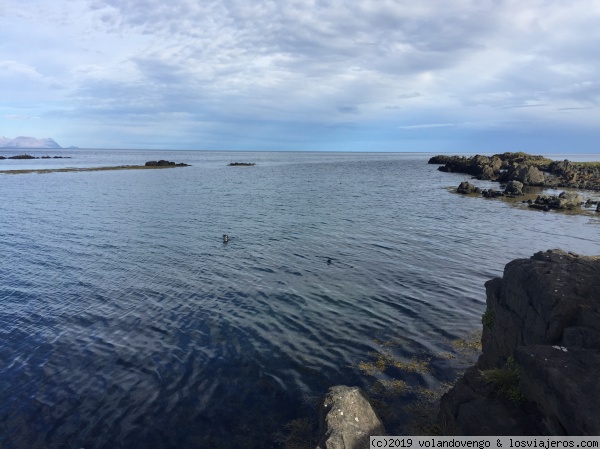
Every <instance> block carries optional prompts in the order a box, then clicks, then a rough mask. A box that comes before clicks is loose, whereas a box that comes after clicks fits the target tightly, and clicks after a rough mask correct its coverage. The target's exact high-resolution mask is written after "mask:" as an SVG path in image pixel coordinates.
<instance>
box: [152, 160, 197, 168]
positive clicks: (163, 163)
mask: <svg viewBox="0 0 600 449" xmlns="http://www.w3.org/2000/svg"><path fill="white" fill-rule="evenodd" d="M145 166H146V167H169V166H172V167H189V164H184V163H183V162H181V163H179V164H176V163H175V162H171V161H165V160H164V159H161V160H160V161H148V162H146V164H145Z"/></svg>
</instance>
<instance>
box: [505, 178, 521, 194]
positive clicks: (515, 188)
mask: <svg viewBox="0 0 600 449" xmlns="http://www.w3.org/2000/svg"><path fill="white" fill-rule="evenodd" d="M504 193H507V194H509V195H523V183H522V182H519V181H508V183H507V184H506V189H504Z"/></svg>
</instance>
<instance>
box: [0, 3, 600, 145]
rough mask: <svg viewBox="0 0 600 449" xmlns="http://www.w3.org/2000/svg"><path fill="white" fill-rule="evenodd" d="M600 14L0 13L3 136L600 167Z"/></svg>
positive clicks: (279, 8) (130, 7)
mask: <svg viewBox="0 0 600 449" xmlns="http://www.w3.org/2000/svg"><path fill="white" fill-rule="evenodd" d="M599 48H600V0H585V1H584V0H570V1H565V0H423V1H415V0H352V1H348V0H169V1H165V0H53V1H48V0H0V136H2V135H3V136H6V137H16V136H18V135H29V136H35V137H40V138H41V137H53V138H54V139H55V140H57V141H58V142H59V143H60V144H61V145H63V146H68V145H78V146H81V147H103V148H173V149H204V150H211V149H216V150H335V151H343V150H349V151H432V152H453V151H462V152H497V151H516V150H523V151H530V152H538V153H539V152H588V153H589V152H597V153H600V57H599V56H598V55H599V53H598V52H599V50H598V49H599Z"/></svg>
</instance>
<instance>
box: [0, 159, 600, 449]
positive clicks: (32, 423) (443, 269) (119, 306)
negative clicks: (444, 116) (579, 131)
mask: <svg viewBox="0 0 600 449" xmlns="http://www.w3.org/2000/svg"><path fill="white" fill-rule="evenodd" d="M21 152H22V150H21V151H19V150H14V151H12V150H1V151H0V154H2V155H4V156H10V155H12V154H18V153H21ZM27 152H28V153H29V154H32V155H34V156H43V155H50V156H55V155H61V156H69V157H70V158H69V159H35V160H2V161H0V170H12V169H38V168H63V167H102V166H116V165H143V164H144V163H145V162H146V161H149V160H159V159H167V160H170V161H174V162H178V163H179V162H184V163H187V164H191V166H189V167H181V168H170V169H161V170H122V171H91V172H60V173H46V174H36V173H31V174H0V448H2V449H13V448H14V449H21V448H85V449H92V448H128V449H136V448H140V449H141V448H165V449H170V448H178V449H181V448H242V449H243V448H300V447H314V440H313V439H311V438H314V433H311V432H314V431H315V429H316V427H317V422H318V410H317V403H318V400H319V397H321V396H322V395H323V394H324V393H325V392H326V391H327V389H328V388H329V387H331V386H334V385H349V386H359V387H361V388H363V389H364V390H365V391H366V392H367V393H369V392H371V393H372V394H373V395H377V394H379V398H380V399H381V400H380V403H385V398H386V397H387V398H391V397H392V396H394V394H396V393H397V397H396V399H394V400H396V401H400V403H402V401H404V403H406V404H408V405H410V404H409V403H410V402H411V401H413V400H416V399H415V398H418V392H419V391H433V390H435V389H436V388H439V387H440V386H443V385H447V383H448V382H451V381H452V380H453V379H454V378H455V376H456V373H457V372H459V371H460V368H461V363H463V365H464V363H466V362H464V357H463V356H461V354H460V351H459V352H457V351H456V348H457V345H455V344H454V342H457V341H466V340H465V339H466V338H467V337H466V336H468V335H470V334H472V333H473V332H477V330H480V329H481V316H482V314H483V313H484V311H485V287H484V284H485V282H486V281H488V280H490V279H492V278H494V277H498V276H501V275H502V272H503V269H504V266H505V265H506V264H507V263H508V262H510V261H511V260H513V259H516V258H528V257H530V256H532V255H533V254H534V253H535V252H538V251H545V250H548V249H554V248H560V249H564V250H566V251H572V252H575V253H579V254H583V255H599V254H600V213H599V214H595V213H592V212H589V213H586V214H572V215H568V214H561V213H556V212H542V211H534V210H528V209H527V208H526V207H525V205H522V204H520V203H518V202H517V203H515V204H508V203H506V202H503V201H500V200H490V199H484V198H474V197H467V196H462V195H457V194H454V193H452V192H451V187H456V186H457V185H458V184H459V183H460V182H461V181H464V180H469V176H467V175H461V174H450V173H442V172H440V171H438V170H437V166H436V165H429V164H427V161H428V159H429V157H431V156H432V155H431V154H423V153H334V152H323V153H316V152H211V151H154V150H135V151H133V150H91V149H70V150H62V149H58V150H31V151H29V150H27ZM550 157H553V158H555V159H564V158H565V157H568V158H569V159H571V160H594V159H595V160H598V159H600V155H550ZM231 162H250V163H255V164H256V165H254V166H251V167H230V166H228V164H229V163H231ZM478 185H480V186H482V187H489V186H491V185H493V184H491V183H485V182H479V183H478ZM584 194H585V196H586V198H587V197H590V196H591V197H592V198H595V199H600V198H598V195H599V194H598V192H596V193H590V192H584ZM224 234H227V235H228V236H229V241H228V242H227V243H224V242H223V235H224ZM476 356H477V354H475V355H470V356H468V357H470V360H473V359H474V357H475V358H476ZM465 357H467V356H465ZM463 368H464V366H463ZM394 382H396V383H394ZM374 385H377V386H378V387H379V388H374ZM390 385H392V386H396V387H398V386H403V387H405V388H406V392H407V393H406V394H405V395H403V393H402V392H400V393H398V391H395V392H392V393H393V394H392V393H390V394H389V395H386V394H382V389H383V390H385V388H387V387H386V386H390ZM383 393H385V391H384V392H383ZM390 400H391V399H390ZM380 405H381V404H380ZM382 410H383V409H382ZM388 411H389V410H388ZM384 412H385V410H383V412H382V414H383V415H385V413H384ZM386 416H387V418H386V420H384V423H390V426H391V429H390V430H391V431H392V432H393V433H396V432H403V431H406V428H405V427H404V426H405V425H406V424H407V422H408V420H409V418H410V413H400V412H398V413H396V414H393V413H392V415H386ZM390 416H392V417H391V418H390ZM302 426H304V427H307V428H308V429H309V430H307V431H306V432H305V433H304V434H299V433H298V429H299V428H301V427H302ZM305 430H306V429H305ZM299 435H305V436H299ZM311 445H312V446H311Z"/></svg>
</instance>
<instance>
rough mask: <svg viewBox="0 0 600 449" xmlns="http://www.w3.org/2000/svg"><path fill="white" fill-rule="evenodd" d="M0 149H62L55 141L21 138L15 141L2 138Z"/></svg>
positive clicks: (0, 138)
mask: <svg viewBox="0 0 600 449" xmlns="http://www.w3.org/2000/svg"><path fill="white" fill-rule="evenodd" d="M0 148H62V147H61V146H60V145H59V144H57V143H56V142H55V141H54V139H50V138H47V139H36V138H35V137H25V136H19V137H15V138H14V139H9V138H8V137H0Z"/></svg>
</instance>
